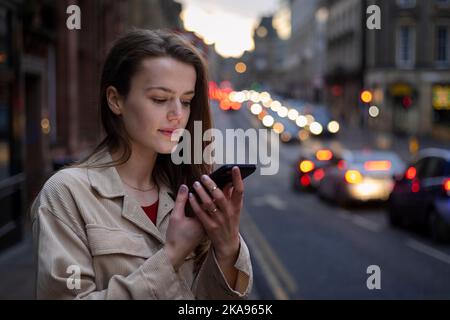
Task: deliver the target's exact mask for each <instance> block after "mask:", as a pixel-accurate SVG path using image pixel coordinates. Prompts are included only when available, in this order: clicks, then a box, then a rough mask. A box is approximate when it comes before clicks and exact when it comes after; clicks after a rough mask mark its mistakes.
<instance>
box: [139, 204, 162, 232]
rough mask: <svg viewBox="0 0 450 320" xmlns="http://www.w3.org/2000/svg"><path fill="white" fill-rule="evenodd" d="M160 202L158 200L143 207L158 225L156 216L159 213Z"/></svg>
mask: <svg viewBox="0 0 450 320" xmlns="http://www.w3.org/2000/svg"><path fill="white" fill-rule="evenodd" d="M158 202H159V200H156V202H155V203H154V204H152V205H149V206H148V207H142V209H143V210H144V212H145V213H146V214H147V216H148V217H149V218H150V220H152V222H153V224H154V225H155V226H156V217H157V214H158Z"/></svg>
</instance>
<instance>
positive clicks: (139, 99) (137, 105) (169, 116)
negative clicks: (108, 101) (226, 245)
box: [122, 57, 197, 154]
mask: <svg viewBox="0 0 450 320" xmlns="http://www.w3.org/2000/svg"><path fill="white" fill-rule="evenodd" d="M196 78H197V76H196V72H195V69H194V67H193V66H192V65H189V64H186V63H183V62H180V61H178V60H175V59H173V58H170V57H160V58H147V59H144V60H143V61H142V62H141V65H140V67H139V69H138V71H137V73H136V74H135V75H134V76H133V77H132V79H131V83H130V91H129V93H128V96H127V97H126V99H125V100H124V101H123V108H122V117H123V121H124V124H125V128H126V130H127V132H128V134H129V136H130V138H131V140H132V144H134V145H138V146H139V147H141V148H142V147H143V148H145V149H149V150H152V151H154V152H156V153H160V154H170V153H171V152H172V150H173V148H174V147H175V146H176V144H177V142H176V141H171V135H172V132H173V131H175V130H176V129H184V128H186V125H187V122H188V119H189V115H190V111H191V110H190V103H191V101H192V99H193V97H194V92H195V83H196Z"/></svg>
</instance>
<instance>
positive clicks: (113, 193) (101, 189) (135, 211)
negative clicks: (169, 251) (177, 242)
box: [88, 152, 174, 244]
mask: <svg viewBox="0 0 450 320" xmlns="http://www.w3.org/2000/svg"><path fill="white" fill-rule="evenodd" d="M110 161H112V158H111V155H110V154H109V152H105V154H104V155H103V156H102V157H101V158H100V162H99V163H106V162H110ZM88 178H89V181H90V183H91V186H92V188H94V189H96V190H97V192H98V193H99V194H100V196H102V197H104V198H111V199H112V198H117V197H123V206H122V213H121V214H122V217H123V218H124V219H126V220H128V221H129V222H131V223H132V224H134V225H135V226H137V227H139V228H140V229H142V230H144V231H145V232H147V233H148V234H150V235H151V236H153V237H154V238H155V239H157V240H158V241H159V242H161V243H162V244H164V243H165V231H166V229H167V222H166V217H167V215H168V214H169V213H170V212H171V211H172V209H173V207H174V201H173V200H172V198H171V196H170V195H169V189H168V188H167V187H166V186H161V187H160V190H159V205H158V214H157V223H156V226H155V225H154V224H153V223H152V222H151V220H150V219H149V218H148V217H147V215H146V214H145V212H144V210H142V208H141V207H140V206H139V203H137V201H136V200H134V199H133V198H132V197H130V196H129V195H128V194H126V192H125V189H124V188H123V184H122V180H121V179H120V176H119V174H118V172H117V169H116V168H115V167H108V168H88ZM160 230H161V231H160Z"/></svg>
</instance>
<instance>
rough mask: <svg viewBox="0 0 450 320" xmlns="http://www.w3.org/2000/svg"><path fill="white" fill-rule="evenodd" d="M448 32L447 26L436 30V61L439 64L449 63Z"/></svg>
mask: <svg viewBox="0 0 450 320" xmlns="http://www.w3.org/2000/svg"><path fill="white" fill-rule="evenodd" d="M448 50H449V32H448V27H447V26H438V27H437V28H436V61H437V62H438V63H439V64H447V63H448V62H449V59H448V58H449V51H448Z"/></svg>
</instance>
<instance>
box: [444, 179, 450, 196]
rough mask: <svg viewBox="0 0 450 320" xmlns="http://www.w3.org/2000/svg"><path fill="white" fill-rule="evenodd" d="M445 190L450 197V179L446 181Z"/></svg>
mask: <svg viewBox="0 0 450 320" xmlns="http://www.w3.org/2000/svg"><path fill="white" fill-rule="evenodd" d="M444 190H445V192H447V194H448V195H449V196H450V179H447V180H445V181H444Z"/></svg>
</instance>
